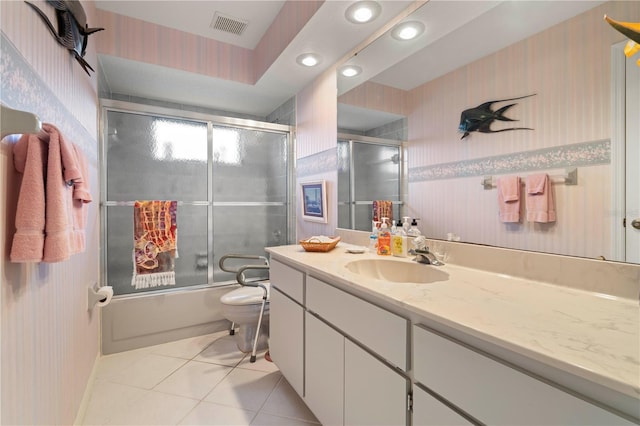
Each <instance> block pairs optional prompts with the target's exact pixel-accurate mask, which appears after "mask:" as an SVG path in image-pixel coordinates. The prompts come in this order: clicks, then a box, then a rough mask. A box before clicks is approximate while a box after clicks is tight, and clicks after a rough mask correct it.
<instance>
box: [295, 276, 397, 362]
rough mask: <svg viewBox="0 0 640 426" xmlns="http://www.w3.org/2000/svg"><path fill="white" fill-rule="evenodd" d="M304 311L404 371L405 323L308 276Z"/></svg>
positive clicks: (394, 315) (385, 311) (395, 316)
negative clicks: (321, 319) (312, 313)
mask: <svg viewBox="0 0 640 426" xmlns="http://www.w3.org/2000/svg"><path fill="white" fill-rule="evenodd" d="M306 286H307V296H306V306H307V309H308V310H310V311H312V312H315V313H316V314H318V315H319V316H321V317H322V318H324V319H325V320H326V321H327V322H329V323H331V324H333V325H334V326H335V327H337V328H338V329H340V330H341V331H342V332H344V334H346V335H348V336H350V337H352V338H353V339H355V340H357V341H359V342H360V343H362V344H363V345H365V346H367V347H368V348H369V349H371V350H372V351H373V352H375V353H377V354H378V355H379V356H381V357H382V358H384V359H386V360H387V361H389V362H390V363H392V364H393V365H396V366H398V367H400V368H401V369H403V370H405V371H406V370H407V367H408V365H407V364H408V362H407V327H408V323H407V320H406V319H404V318H402V317H400V316H398V315H396V314H394V313H391V312H389V311H387V310H384V309H382V308H379V307H377V306H375V305H373V304H371V303H369V302H365V301H364V300H362V299H359V298H357V297H355V296H352V295H351V294H349V293H346V292H344V291H342V290H338V289H337V288H335V287H333V286H331V285H329V284H327V283H324V282H322V281H320V280H317V279H315V278H313V277H307V283H306Z"/></svg>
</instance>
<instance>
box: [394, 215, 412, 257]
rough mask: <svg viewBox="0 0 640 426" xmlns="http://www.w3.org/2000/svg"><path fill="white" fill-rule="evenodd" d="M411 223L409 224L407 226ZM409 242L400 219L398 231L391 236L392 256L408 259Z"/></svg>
mask: <svg viewBox="0 0 640 426" xmlns="http://www.w3.org/2000/svg"><path fill="white" fill-rule="evenodd" d="M408 224H409V222H407V225H408ZM408 245H409V241H408V239H407V234H406V232H405V231H404V229H402V222H401V221H400V219H398V225H397V230H396V233H395V234H392V235H391V254H392V255H394V256H397V257H407V256H408V255H409V253H408V252H409V247H408Z"/></svg>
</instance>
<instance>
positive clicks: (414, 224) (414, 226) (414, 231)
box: [407, 219, 422, 237]
mask: <svg viewBox="0 0 640 426" xmlns="http://www.w3.org/2000/svg"><path fill="white" fill-rule="evenodd" d="M407 235H408V236H410V237H419V236H420V235H422V232H420V230H419V229H418V219H413V220H412V221H411V228H409V231H407Z"/></svg>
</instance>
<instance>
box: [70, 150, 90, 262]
mask: <svg viewBox="0 0 640 426" xmlns="http://www.w3.org/2000/svg"><path fill="white" fill-rule="evenodd" d="M73 150H74V152H75V155H76V158H77V160H78V165H79V166H80V175H81V176H80V178H78V179H74V181H73V234H72V238H71V253H72V254H75V253H81V252H83V251H84V250H85V239H86V238H85V231H84V230H85V228H86V226H87V215H88V210H89V209H88V206H87V204H88V203H90V202H91V201H92V198H91V193H90V192H89V189H90V188H89V167H88V165H87V159H86V158H85V156H84V154H83V153H82V151H81V150H80V149H79V148H78V147H77V146H76V145H73Z"/></svg>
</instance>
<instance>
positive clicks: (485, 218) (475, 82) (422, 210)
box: [408, 2, 640, 258]
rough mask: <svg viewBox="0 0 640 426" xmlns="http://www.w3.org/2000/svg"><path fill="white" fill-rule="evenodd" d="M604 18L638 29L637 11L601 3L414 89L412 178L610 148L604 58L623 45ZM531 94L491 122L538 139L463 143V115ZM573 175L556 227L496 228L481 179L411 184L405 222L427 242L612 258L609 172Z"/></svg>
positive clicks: (561, 194) (560, 197) (502, 136)
mask: <svg viewBox="0 0 640 426" xmlns="http://www.w3.org/2000/svg"><path fill="white" fill-rule="evenodd" d="M605 13H607V14H609V15H611V16H618V17H624V19H623V20H627V21H633V22H637V21H638V20H640V3H639V2H611V3H606V4H604V5H602V6H599V7H596V8H594V9H592V10H591V11H588V12H587V13H584V14H582V15H580V16H578V17H575V18H574V19H571V20H569V21H567V22H564V23H562V24H559V25H557V26H554V27H552V28H550V29H549V30H546V31H544V32H542V33H540V34H538V35H535V36H533V37H530V38H528V39H526V40H524V41H522V42H519V43H516V44H514V45H512V46H510V47H508V48H505V49H503V50H501V51H499V52H497V53H496V54H493V55H490V56H487V57H485V58H482V59H480V60H478V61H476V62H474V63H471V64H469V65H467V66H464V67H462V68H460V69H458V70H456V71H454V72H451V73H449V74H447V75H445V76H443V77H441V78H438V79H436V80H435V81H432V82H430V83H427V84H425V85H424V86H422V87H419V88H416V89H414V90H413V91H412V92H411V111H410V114H409V144H408V165H409V169H410V172H409V173H410V175H411V170H412V168H413V169H416V168H421V167H424V166H432V165H438V164H443V163H455V162H464V161H467V160H474V159H480V158H484V157H490V156H498V155H505V154H510V153H518V152H524V153H526V152H528V151H531V150H537V149H540V148H553V147H562V146H565V145H568V144H576V143H583V142H592V141H598V140H608V139H609V138H610V137H611V129H610V126H611V123H610V96H611V93H610V54H611V53H610V51H611V46H612V45H613V44H614V43H616V42H618V41H621V40H623V37H622V36H621V35H619V34H618V33H617V32H616V31H614V30H613V29H612V28H610V27H609V25H607V24H606V23H605V22H604V21H603V19H602V17H603V15H604V14H605ZM534 93H535V94H536V96H533V97H531V98H527V99H521V100H517V101H514V102H517V105H516V106H514V107H513V108H511V109H510V110H509V111H508V113H507V114H506V115H507V116H508V117H512V118H515V119H518V120H519V121H518V122H514V123H502V122H496V123H494V124H493V125H492V128H494V129H500V128H506V127H512V126H524V127H531V128H533V129H535V130H533V131H527V130H522V131H509V132H503V133H493V134H479V133H472V134H471V135H470V136H469V137H468V138H465V139H464V140H460V137H461V136H462V135H461V134H460V133H459V132H458V131H457V128H458V124H459V120H460V113H461V111H462V110H464V109H467V108H471V107H474V106H477V105H479V104H481V103H483V102H487V101H491V100H496V99H504V98H510V97H516V96H523V95H529V94H534ZM502 105H504V104H501V106H502ZM530 161H532V162H535V161H536V159H535V158H531V159H530ZM555 172H557V171H551V173H555ZM560 172H562V170H560ZM578 172H579V184H578V186H575V187H572V186H565V185H562V184H560V185H554V187H555V193H556V200H557V211H558V215H559V216H558V220H557V222H556V223H555V224H534V223H529V222H523V223H521V224H517V225H510V224H504V223H501V222H499V220H498V215H497V213H498V207H497V196H496V190H495V189H494V190H484V189H483V188H482V186H481V185H480V181H481V177H479V176H474V177H463V176H460V177H458V178H453V179H443V180H420V179H416V180H414V181H410V184H409V200H408V201H409V202H408V206H409V210H410V211H409V214H410V215H411V216H416V217H420V218H422V227H423V232H424V233H426V234H427V235H429V236H431V237H434V238H445V236H446V234H447V233H449V232H451V233H454V234H456V235H459V236H460V237H461V239H462V240H463V241H471V242H477V243H483V244H490V245H498V246H503V247H510V248H518V249H525V250H535V251H545V252H551V253H560V254H570V255H577V256H587V257H597V256H600V255H602V256H605V257H607V258H609V257H610V253H611V248H610V247H609V242H610V240H611V239H610V227H611V217H612V214H611V207H610V206H611V200H610V197H611V188H610V186H611V182H610V179H611V176H610V175H611V170H610V166H609V165H608V164H606V165H593V166H585V167H579V170H578ZM513 174H520V175H521V176H526V175H527V174H529V173H527V172H522V173H518V170H514V171H513Z"/></svg>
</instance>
